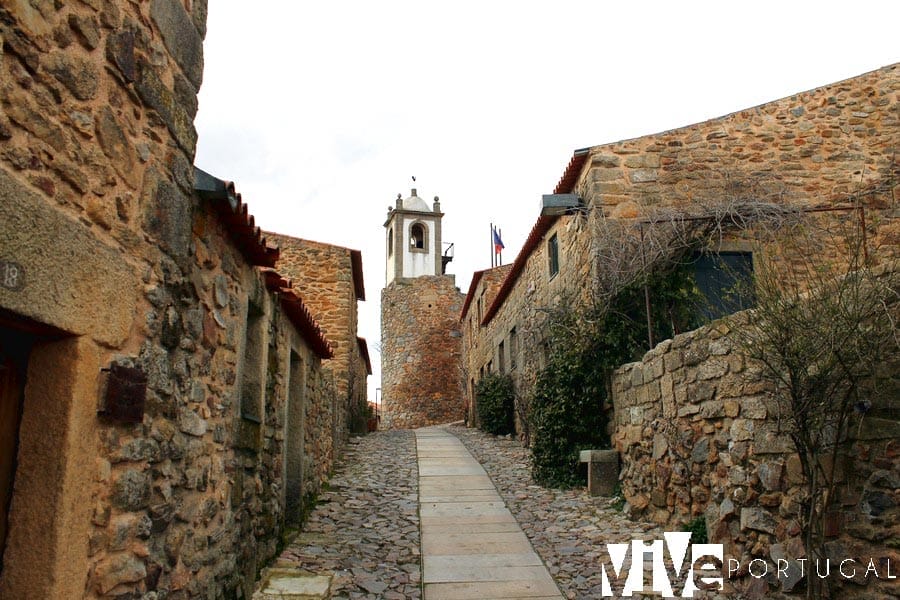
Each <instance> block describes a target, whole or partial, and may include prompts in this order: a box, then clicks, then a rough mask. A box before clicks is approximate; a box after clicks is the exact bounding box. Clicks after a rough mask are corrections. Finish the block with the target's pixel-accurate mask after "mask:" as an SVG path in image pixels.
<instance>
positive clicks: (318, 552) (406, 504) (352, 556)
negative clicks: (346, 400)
mask: <svg viewBox="0 0 900 600" xmlns="http://www.w3.org/2000/svg"><path fill="white" fill-rule="evenodd" d="M417 475H418V469H417V467H416V438H415V434H414V433H413V432H412V431H380V432H377V433H373V434H369V435H367V436H365V437H362V438H353V439H351V441H350V444H349V445H348V448H347V452H346V453H345V454H344V456H343V457H342V458H341V460H340V462H339V463H338V466H337V468H336V470H335V474H334V476H333V477H332V478H331V481H330V483H329V488H328V491H326V492H323V493H322V494H321V495H320V496H319V502H318V505H317V506H316V507H315V509H314V510H313V511H312V513H311V514H310V516H309V520H308V521H307V523H306V525H305V526H304V528H303V532H302V533H301V534H300V535H299V536H298V537H297V539H296V540H294V542H293V543H292V544H291V545H290V546H289V547H288V548H287V549H286V550H285V551H284V552H283V553H282V555H281V557H280V558H279V559H278V562H277V565H278V566H294V567H296V566H299V567H301V568H302V569H304V570H308V571H310V572H311V573H334V575H335V578H334V581H333V583H332V594H333V597H334V598H345V599H346V598H385V599H387V600H401V599H403V598H412V599H415V598H421V597H422V596H421V590H420V581H421V568H420V556H419V503H418V485H417Z"/></svg>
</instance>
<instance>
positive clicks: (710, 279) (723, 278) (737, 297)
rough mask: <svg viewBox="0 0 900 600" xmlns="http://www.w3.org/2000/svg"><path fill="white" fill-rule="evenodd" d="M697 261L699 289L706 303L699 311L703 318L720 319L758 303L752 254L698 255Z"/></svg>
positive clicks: (696, 273) (696, 278)
mask: <svg viewBox="0 0 900 600" xmlns="http://www.w3.org/2000/svg"><path fill="white" fill-rule="evenodd" d="M694 261H695V262H694V278H695V280H696V282H697V289H698V290H700V293H701V294H703V296H704V298H705V299H706V302H705V304H704V305H702V306H700V307H699V313H700V314H701V315H702V316H703V317H705V318H707V319H718V318H719V317H724V316H725V315H730V314H732V313H736V312H738V311H741V310H744V309H747V308H751V307H752V306H753V305H754V304H755V303H756V298H755V294H754V293H753V287H752V281H753V253H752V252H719V253H717V254H714V253H713V254H698V255H696V256H695V257H694Z"/></svg>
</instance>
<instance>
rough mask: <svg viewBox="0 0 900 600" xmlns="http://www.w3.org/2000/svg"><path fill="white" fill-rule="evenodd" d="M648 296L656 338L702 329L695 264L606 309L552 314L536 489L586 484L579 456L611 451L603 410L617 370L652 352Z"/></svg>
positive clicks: (634, 287)
mask: <svg viewBox="0 0 900 600" xmlns="http://www.w3.org/2000/svg"><path fill="white" fill-rule="evenodd" d="M645 283H646V293H645V289H644V284H645ZM647 295H649V297H650V298H651V299H652V301H651V303H650V311H651V317H652V318H651V322H652V324H653V325H652V326H653V339H655V340H664V339H667V338H670V337H672V335H673V334H674V333H675V332H677V331H685V330H687V329H691V328H693V327H694V326H696V324H697V323H696V318H695V317H694V316H693V315H694V314H696V306H697V303H698V302H699V293H698V292H697V290H696V286H695V284H694V279H693V276H692V273H691V270H690V268H689V265H685V264H682V263H681V262H680V261H676V260H673V261H672V262H671V264H670V265H669V266H667V267H665V268H663V267H660V268H659V269H658V270H657V271H655V272H653V273H651V274H650V275H649V276H648V277H647V278H645V279H644V280H639V281H635V282H634V283H632V284H631V285H629V286H627V287H625V288H623V289H621V290H619V292H618V293H617V294H615V295H614V296H612V297H611V298H610V299H609V300H608V301H606V302H604V303H596V304H595V305H593V306H588V307H585V308H581V309H579V308H571V307H567V308H565V309H560V310H557V311H554V313H553V314H552V315H551V317H550V322H549V345H548V356H547V362H546V366H545V367H544V368H543V369H542V370H541V372H540V373H539V374H538V378H537V382H536V384H535V389H534V399H533V401H532V406H531V414H530V419H531V426H532V428H533V431H534V443H533V445H532V475H533V476H534V478H535V480H536V481H537V482H538V483H540V484H542V485H547V486H553V487H570V486H573V485H580V484H583V483H584V481H583V477H584V476H583V475H581V474H579V470H578V453H579V451H580V450H586V449H590V448H608V447H609V445H610V440H609V435H608V433H607V417H606V414H607V413H606V410H605V408H604V404H605V403H606V402H607V399H608V398H609V378H610V375H611V373H612V371H613V370H614V369H616V368H617V367H619V366H621V365H622V364H624V363H626V362H630V361H633V360H637V359H638V358H640V357H641V356H642V355H643V354H644V353H645V352H646V351H647V350H648V347H647V340H648V335H647V334H648V331H647V314H646V297H647Z"/></svg>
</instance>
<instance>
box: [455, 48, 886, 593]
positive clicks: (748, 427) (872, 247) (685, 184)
mask: <svg viewBox="0 0 900 600" xmlns="http://www.w3.org/2000/svg"><path fill="white" fill-rule="evenodd" d="M898 143H900V65H891V66H887V67H884V68H882V69H879V70H877V71H873V72H871V73H866V74H863V75H861V76H859V77H855V78H852V79H849V80H846V81H841V82H837V83H834V84H830V85H826V86H823V87H821V88H817V89H815V90H810V91H808V92H803V93H801V94H797V95H795V96H791V97H788V98H784V99H781V100H777V101H774V102H771V103H768V104H764V105H761V106H758V107H755V108H751V109H747V110H743V111H739V112H736V113H733V114H731V115H727V116H725V117H721V118H717V119H713V120H710V121H706V122H704V123H699V124H695V125H691V126H688V127H683V128H680V129H674V130H671V131H666V132H662V133H659V134H655V135H650V136H645V137H640V138H636V139H631V140H625V141H621V142H616V143H613V144H606V145H602V146H596V147H591V148H586V149H583V150H579V151H577V152H575V154H574V156H573V157H572V160H571V161H570V163H569V166H568V167H567V169H566V171H565V172H564V174H563V177H562V179H561V180H560V183H559V184H558V185H557V187H556V189H555V190H554V194H576V195H577V197H578V198H579V199H580V202H581V206H578V207H575V208H574V209H573V210H570V211H567V212H566V213H565V214H558V213H557V214H554V211H548V214H545V215H542V216H540V217H539V218H538V220H537V222H536V224H535V226H534V229H533V230H532V232H531V234H530V235H529V237H528V239H527V241H526V243H525V245H524V247H523V249H522V250H521V252H520V253H519V255H518V256H517V258H516V260H515V261H514V263H513V264H512V265H511V267H510V268H509V270H508V271H506V272H505V274H503V275H502V283H500V284H499V286H498V283H497V281H496V279H495V278H487V279H486V273H482V274H480V275H478V274H477V275H476V277H475V278H474V279H473V284H472V286H471V287H470V289H469V293H468V295H467V297H466V300H465V302H464V306H465V309H464V311H463V312H462V313H461V314H462V320H461V327H462V330H463V334H464V343H463V347H464V358H463V361H464V365H465V370H466V377H467V382H468V386H469V391H470V394H471V390H472V389H473V388H474V385H475V384H477V382H478V380H479V378H480V377H481V376H482V373H486V372H488V371H495V370H496V371H502V372H508V373H510V374H512V375H513V379H514V381H516V383H517V386H516V387H517V397H516V402H517V405H518V406H519V407H520V409H521V408H522V407H523V405H524V408H525V409H526V410H527V404H528V401H529V392H530V390H531V384H533V382H534V379H535V376H536V374H537V373H538V372H539V370H540V369H541V368H542V367H543V365H544V358H545V356H544V353H545V346H544V343H543V342H544V340H545V339H546V335H547V334H546V331H547V318H548V315H549V314H550V313H551V312H552V311H553V310H556V309H558V308H560V307H562V308H563V309H574V308H576V307H578V306H579V304H580V303H581V302H584V301H587V302H590V301H591V296H592V294H593V292H594V290H595V289H596V286H597V282H598V280H599V278H600V277H601V276H602V275H603V273H604V269H606V268H608V265H606V264H603V262H602V261H601V260H600V259H599V258H598V256H599V255H598V252H597V248H598V247H601V246H602V245H603V244H606V243H608V240H607V239H606V238H604V237H603V235H604V232H605V231H608V229H607V228H605V227H601V226H600V225H601V223H604V222H607V223H608V222H610V221H615V222H617V223H625V224H633V226H634V227H639V225H638V223H640V222H641V221H642V220H644V218H645V217H646V215H647V214H648V213H650V212H651V211H654V210H658V209H670V210H671V211H672V212H673V213H677V212H679V211H680V212H689V211H691V210H694V209H696V208H697V207H698V206H701V205H706V204H714V203H716V202H719V201H721V200H722V199H725V200H727V199H728V197H729V196H733V197H738V199H750V200H753V199H760V200H764V201H767V202H773V203H783V204H785V205H787V204H790V205H791V206H793V207H801V209H802V210H804V211H807V214H809V215H813V216H810V217H808V218H809V219H815V220H816V227H818V225H819V224H822V225H823V226H822V227H821V231H823V232H827V233H828V235H823V236H822V237H821V238H820V239H821V243H818V244H814V246H815V248H814V253H813V254H811V255H807V256H805V257H799V258H800V260H797V259H798V256H797V255H796V254H791V253H792V252H795V253H796V252H798V251H797V250H796V249H792V248H790V247H788V246H787V245H785V244H782V243H781V242H780V241H778V240H776V241H774V242H773V243H767V242H763V241H761V240H760V239H754V238H753V237H752V236H744V237H742V238H727V237H726V238H725V239H724V240H723V243H722V245H720V246H719V247H718V250H719V251H723V250H728V249H730V248H740V250H741V251H742V252H747V253H752V260H753V264H754V265H755V266H758V265H759V264H760V263H758V262H757V261H766V263H765V264H772V265H775V266H776V268H778V269H785V271H784V273H785V274H788V273H794V272H795V271H796V269H797V268H798V267H799V268H805V267H808V266H809V265H810V262H811V261H812V262H814V263H816V264H819V265H826V264H828V262H829V261H830V260H831V258H833V257H834V256H835V255H836V253H837V252H838V250H839V247H840V246H839V245H840V243H843V241H845V239H846V238H841V237H840V235H835V236H831V235H830V232H831V231H833V230H836V231H840V228H841V227H843V226H846V225H848V224H849V225H851V226H852V227H853V228H855V229H856V230H857V231H859V230H862V232H863V235H864V236H865V237H864V238H863V241H864V243H865V248H866V252H867V254H868V260H869V262H870V264H872V265H876V266H877V265H887V264H890V262H891V261H892V260H894V259H896V258H897V257H898V249H900V218H898V217H900V214H898V212H897V210H898V207H897V198H898V197H900V166H898V162H897V158H896V156H897V150H898ZM812 211H821V212H812ZM558 212H562V211H558ZM808 222H810V223H811V222H812V221H808ZM829 228H833V229H829ZM554 238H555V241H553V242H552V241H551V240H554ZM817 239H818V238H816V239H814V240H813V241H814V242H815V241H817ZM552 254H556V258H555V259H551V258H550V256H551V255H552ZM754 268H756V267H754ZM494 290H496V291H494ZM492 296H493V299H491V297H492ZM479 298H485V304H486V306H487V308H485V309H484V310H483V312H482V311H480V310H478V309H477V306H478V305H477V301H478V299H479ZM473 307H476V308H474V309H473ZM744 325H746V323H743V324H741V321H740V318H737V321H728V320H726V321H717V322H715V324H714V325H712V326H709V327H706V328H701V329H698V330H695V331H692V332H688V333H685V334H682V335H679V336H677V337H675V338H674V339H672V340H665V341H662V342H661V343H658V344H656V345H655V347H654V348H652V349H650V351H649V352H648V354H647V355H646V356H644V358H643V360H642V361H640V362H638V363H635V364H630V365H626V366H623V367H622V368H621V369H620V370H619V371H618V372H617V373H616V374H615V377H614V380H613V398H612V402H611V405H612V406H611V409H612V410H613V412H614V414H613V415H612V418H611V427H612V430H611V431H610V433H611V434H612V436H613V440H614V443H615V447H616V449H617V450H618V451H619V454H620V457H621V460H622V473H621V475H620V480H621V482H622V487H623V490H624V493H625V496H626V498H627V499H628V501H629V510H630V512H631V513H633V514H636V515H637V514H640V515H641V516H642V517H644V518H652V519H653V520H655V521H657V522H658V523H660V524H664V525H666V526H670V527H675V526H681V525H684V524H685V523H687V522H689V521H690V520H691V519H692V518H694V517H697V516H700V517H705V520H706V523H707V524H708V527H709V532H710V539H711V541H713V542H716V543H725V544H726V548H725V550H726V554H727V555H729V556H734V557H736V558H740V559H741V560H742V561H743V562H744V563H745V564H746V562H747V560H746V559H747V558H748V557H749V558H761V559H763V560H769V561H770V563H771V562H772V561H774V560H775V559H776V558H779V557H781V558H789V559H794V558H798V556H799V552H800V549H799V548H798V542H797V537H796V536H797V531H796V525H795V524H793V525H792V519H791V516H792V512H791V511H796V509H797V503H796V494H797V492H798V486H799V484H800V482H799V481H798V477H800V476H801V474H800V471H799V468H798V464H797V463H798V459H797V456H796V455H795V454H793V453H791V452H790V451H789V448H788V446H787V443H786V440H785V439H784V437H783V436H780V435H778V434H777V431H776V422H777V418H778V417H777V415H774V414H772V413H771V411H770V408H769V407H768V405H767V403H766V402H765V399H766V398H767V396H766V392H767V389H766V388H765V386H764V385H763V384H762V383H760V382H759V380H758V378H756V379H754V377H753V373H754V366H753V365H751V364H748V362H747V360H746V359H745V358H744V357H743V356H741V355H739V354H738V353H736V351H735V350H734V347H733V344H732V340H731V338H730V335H731V334H730V331H731V329H730V328H731V327H733V326H744ZM471 400H472V397H471V395H470V401H471ZM896 410H897V408H896V406H890V407H886V408H885V409H884V411H883V413H884V414H883V415H876V416H875V417H874V418H868V417H867V419H866V420H864V422H863V423H862V425H861V429H860V430H859V431H858V432H857V438H858V439H857V440H856V444H855V445H854V448H853V451H854V453H855V455H854V460H855V461H856V462H853V463H852V465H851V463H848V465H847V466H845V468H844V479H843V480H842V486H844V487H845V488H846V490H845V495H844V496H842V498H844V499H845V500H846V502H845V503H844V505H843V506H842V508H841V510H840V511H839V513H840V514H839V515H837V516H836V517H835V518H834V519H833V520H832V521H831V522H830V523H829V525H828V526H829V527H831V528H832V529H833V533H834V537H833V539H832V541H831V544H832V545H831V546H829V547H830V548H831V549H832V550H835V551H836V552H837V551H840V552H839V553H843V552H844V551H846V552H848V553H849V554H848V556H854V557H858V556H869V555H872V556H874V557H876V558H877V560H880V561H881V563H879V567H878V568H879V572H880V573H884V566H885V565H884V561H885V560H886V559H891V560H892V564H897V563H898V562H900V556H898V555H897V552H896V549H895V548H891V547H890V545H889V544H888V545H886V544H885V543H884V542H885V540H886V539H890V538H891V537H892V536H896V531H895V530H896V527H893V526H892V525H891V523H892V519H893V518H894V517H893V516H892V515H893V512H891V511H893V510H895V508H896V506H897V499H896V483H897V482H898V481H900V479H898V472H900V470H898V469H900V466H898V465H900V461H898V456H900V454H898V452H897V439H898V438H897V435H898V430H897V424H896V421H895V420H893V419H895V416H896ZM520 412H521V411H520ZM885 415H888V416H889V415H894V416H893V417H890V418H888V416H885ZM524 425H527V424H524ZM522 426H523V423H522V422H521V421H519V427H520V428H521V427H522ZM523 433H526V432H523ZM851 472H852V473H851ZM835 544H838V545H837V546H835ZM857 583H862V582H857ZM882 583H883V582H879V583H877V584H875V585H873V586H872V589H873V590H874V589H875V588H879V590H880V591H883V590H881V587H880V586H881V585H882ZM888 583H893V582H888ZM735 585H736V586H738V587H739V588H740V589H741V590H743V591H745V592H747V593H749V594H757V595H758V594H761V593H765V592H766V589H764V588H765V585H766V584H765V582H763V583H759V580H755V579H753V578H749V579H744V580H742V581H738V582H736V584H735Z"/></svg>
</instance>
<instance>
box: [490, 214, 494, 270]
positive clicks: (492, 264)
mask: <svg viewBox="0 0 900 600" xmlns="http://www.w3.org/2000/svg"><path fill="white" fill-rule="evenodd" d="M490 240H491V268H492V269H493V268H494V224H493V223H491V236H490Z"/></svg>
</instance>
